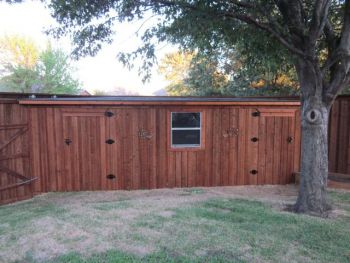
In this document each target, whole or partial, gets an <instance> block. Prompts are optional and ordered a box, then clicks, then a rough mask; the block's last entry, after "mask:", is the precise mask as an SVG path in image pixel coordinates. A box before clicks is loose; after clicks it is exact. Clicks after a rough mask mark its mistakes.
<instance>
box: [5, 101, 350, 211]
mask: <svg viewBox="0 0 350 263" xmlns="http://www.w3.org/2000/svg"><path fill="white" fill-rule="evenodd" d="M257 110H258V111H259V112H260V116H258V117H254V116H252V114H253V113H254V112H256V111H257ZM106 111H110V112H112V113H113V116H111V117H107V116H105V112H106ZM172 111H190V112H193V111H201V112H203V117H204V119H203V124H204V125H203V127H204V129H205V130H203V136H204V138H203V147H202V149H197V150H193V149H192V150H189V149H187V150H186V149H181V150H175V151H174V150H172V149H170V148H169V142H170V130H169V129H170V126H169V114H170V113H171V112H172ZM299 114H300V111H299V107H298V106H297V105H280V106H278V105H277V103H275V104H273V105H265V104H264V103H262V104H261V103H260V104H259V103H258V105H255V106H254V105H252V104H250V103H247V104H246V105H241V104H239V105H216V104H215V105H206V104H203V105H182V106H179V105H174V106H171V105H170V106H165V105H129V106H123V105H119V106H116V105H97V106H92V105H85V106H83V105H81V106H71V105H65V106H58V105H18V104H17V101H16V100H11V99H2V100H1V101H0V127H1V128H0V146H1V145H4V144H6V147H4V148H3V149H2V150H1V151H0V167H2V168H3V169H2V170H1V171H0V189H2V190H1V191H0V204H4V203H9V202H13V201H17V200H22V199H26V198H30V197H31V196H32V194H33V193H42V192H50V191H81V190H116V189H150V188H165V187H196V186H229V185H248V184H249V185H256V184H286V183H290V182H292V180H293V178H292V172H294V171H298V170H299V165H300V116H299ZM21 127H22V128H23V127H28V131H23V133H21V134H19V135H18V136H17V137H16V138H15V139H14V140H11V138H12V137H13V136H14V135H16V133H20V129H21ZM289 137H291V141H288V138H289ZM252 138H256V139H257V141H254V140H253V141H252ZM66 139H70V140H71V143H69V144H67V143H66V142H65V140H66ZM108 139H111V140H113V141H114V143H112V144H107V143H106V140H108ZM329 158H330V163H329V168H330V171H331V172H338V173H344V174H350V97H339V98H338V99H337V101H336V102H335V104H334V106H333V109H332V111H331V115H330V125H329ZM6 169H8V170H6ZM254 170H256V172H257V173H256V174H254V173H253V171H254ZM11 173H12V175H11ZM14 175H17V177H16V176H14ZM18 176H20V177H21V176H22V177H25V178H33V177H37V178H38V179H37V180H36V181H34V182H33V183H31V184H24V185H19V186H17V187H11V188H8V189H5V188H6V187H7V186H12V185H15V184H18V183H19V182H21V180H19V179H21V178H18ZM108 176H110V177H113V176H114V177H115V178H112V179H108Z"/></svg>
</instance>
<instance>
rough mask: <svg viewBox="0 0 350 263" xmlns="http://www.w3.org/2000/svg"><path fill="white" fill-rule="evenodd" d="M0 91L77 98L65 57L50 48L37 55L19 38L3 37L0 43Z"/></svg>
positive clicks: (36, 50)
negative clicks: (66, 95) (0, 47)
mask: <svg viewBox="0 0 350 263" xmlns="http://www.w3.org/2000/svg"><path fill="white" fill-rule="evenodd" d="M0 43H1V44H2V49H1V52H0V53H1V58H2V60H1V65H2V68H3V72H2V74H1V75H0V76H1V79H0V90H1V91H10V92H28V93H31V92H35V93H54V94H62V93H64V94H77V93H78V92H79V89H80V86H81V85H80V83H79V81H78V80H76V79H75V78H74V77H73V76H72V72H73V71H74V69H73V68H72V67H71V65H70V60H69V56H68V55H66V54H65V53H64V52H63V51H61V50H59V49H53V48H52V47H51V46H50V45H48V47H47V48H46V49H45V50H43V51H40V50H39V48H38V47H37V46H36V45H35V43H34V42H33V41H32V40H28V39H25V38H23V37H18V36H13V37H5V38H3V39H2V41H0Z"/></svg>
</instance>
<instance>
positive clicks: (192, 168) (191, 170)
mask: <svg viewBox="0 0 350 263" xmlns="http://www.w3.org/2000/svg"><path fill="white" fill-rule="evenodd" d="M187 158H188V162H187V163H188V180H187V187H194V186H196V184H195V180H196V174H197V156H196V152H194V151H189V152H187Z"/></svg>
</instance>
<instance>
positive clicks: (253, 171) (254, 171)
mask: <svg viewBox="0 0 350 263" xmlns="http://www.w3.org/2000/svg"><path fill="white" fill-rule="evenodd" d="M250 173H251V174H257V173H258V171H257V170H251V171H250Z"/></svg>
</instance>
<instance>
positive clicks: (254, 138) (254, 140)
mask: <svg viewBox="0 0 350 263" xmlns="http://www.w3.org/2000/svg"><path fill="white" fill-rule="evenodd" d="M250 140H251V141H252V142H257V141H259V139H258V138H257V137H253V138H251V139H250Z"/></svg>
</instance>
